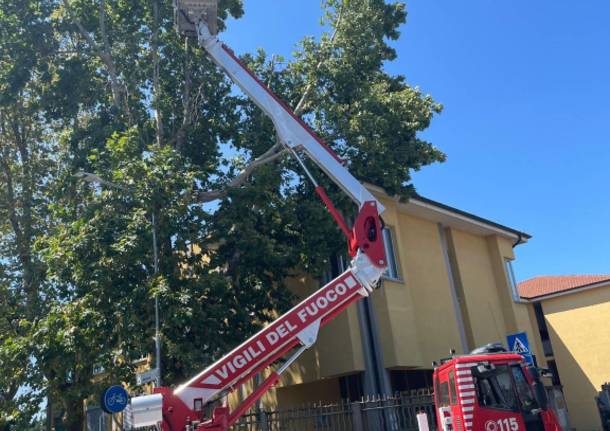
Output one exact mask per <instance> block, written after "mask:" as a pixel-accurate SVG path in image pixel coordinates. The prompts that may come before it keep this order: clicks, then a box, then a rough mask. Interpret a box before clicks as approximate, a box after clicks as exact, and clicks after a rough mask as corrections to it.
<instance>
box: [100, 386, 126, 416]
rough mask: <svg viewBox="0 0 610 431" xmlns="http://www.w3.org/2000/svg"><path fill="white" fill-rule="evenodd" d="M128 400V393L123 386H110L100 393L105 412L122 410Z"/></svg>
mask: <svg viewBox="0 0 610 431" xmlns="http://www.w3.org/2000/svg"><path fill="white" fill-rule="evenodd" d="M128 402H129V394H128V393H127V391H126V390H125V388H124V387H123V386H118V385H117V386H110V387H109V388H107V389H106V390H105V391H104V392H103V393H102V410H104V411H105V412H106V413H110V414H112V413H119V412H122V411H123V410H124V409H125V407H127V403H128Z"/></svg>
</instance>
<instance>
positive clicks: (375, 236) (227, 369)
mask: <svg viewBox="0 0 610 431" xmlns="http://www.w3.org/2000/svg"><path fill="white" fill-rule="evenodd" d="M174 6H175V22H176V26H177V30H178V32H180V33H181V34H183V35H185V36H186V37H193V38H197V41H198V44H199V46H201V47H202V48H203V49H205V51H206V52H207V54H208V55H209V56H210V58H211V59H212V60H213V61H214V62H215V63H216V64H217V65H218V66H219V67H220V68H221V69H222V70H224V72H225V73H226V74H227V75H229V77H230V78H231V79H232V80H233V81H234V82H235V83H236V84H237V85H238V86H239V87H240V88H241V90H242V91H243V92H244V93H245V94H246V95H248V97H250V99H252V100H253V101H254V103H256V104H257V105H258V107H259V108H260V109H262V110H263V111H264V112H265V114H267V115H268V116H269V118H271V120H272V121H273V124H274V127H275V129H276V132H277V135H278V137H279V140H280V142H281V143H282V145H283V146H284V147H285V148H286V149H288V150H289V152H290V153H291V154H292V156H293V157H295V158H296V160H297V161H298V162H299V165H300V166H301V167H302V168H303V170H304V172H305V174H306V176H307V177H308V178H309V180H310V181H312V183H313V185H314V187H315V191H316V193H317V194H318V196H319V197H320V199H321V200H322V202H323V203H324V205H325V206H326V207H327V209H328V211H329V212H330V214H331V215H332V217H333V218H334V219H335V221H336V222H337V224H338V225H339V228H340V229H341V231H342V232H343V233H344V234H345V236H346V237H347V240H348V252H349V254H350V256H351V257H352V260H351V262H350V266H349V268H348V269H347V270H346V271H345V272H343V273H342V274H341V275H339V276H338V277H337V278H335V279H334V280H332V281H331V282H329V283H328V284H326V285H325V286H323V287H322V288H320V289H319V290H318V291H316V292H315V293H314V294H312V295H311V296H309V297H308V298H306V299H305V300H303V301H302V302H300V303H299V304H298V305H296V306H295V307H294V308H292V309H291V310H290V311H288V312H287V313H285V314H284V315H282V316H281V317H279V318H278V319H277V320H275V321H274V322H272V323H271V324H269V325H268V326H266V327H265V328H263V329H262V330H261V331H260V332H258V333H257V334H255V335H254V336H252V337H251V338H250V339H248V340H246V341H245V342H244V343H242V344H241V345H239V346H238V347H236V348H235V349H233V350H232V351H231V352H229V353H228V354H226V355H225V356H223V357H222V358H221V359H219V360H218V361H216V362H215V363H213V364H212V365H210V366H209V367H208V368H206V369H205V370H203V371H202V372H201V373H199V374H197V375H196V376H194V377H193V378H192V379H190V380H189V381H188V382H186V383H184V384H182V385H180V386H179V387H177V388H175V389H171V388H166V387H158V388H156V389H155V390H154V392H155V394H154V395H148V396H143V397H136V398H133V399H132V403H131V412H132V415H133V424H134V426H147V425H156V424H157V423H156V422H160V423H161V426H162V429H163V430H164V431H170V430H171V431H183V430H189V431H190V430H198V431H203V430H214V431H221V430H222V431H224V430H226V429H228V427H230V426H231V425H233V424H234V423H235V422H236V421H237V420H238V419H239V418H240V417H241V416H242V415H243V414H244V413H246V412H247V411H248V410H249V409H250V408H251V407H252V406H253V405H254V404H255V403H256V401H257V400H258V399H260V397H262V396H263V394H264V393H265V392H266V391H267V390H269V389H270V388H271V387H272V386H273V385H275V384H276V383H277V382H278V380H279V379H280V376H281V374H282V373H283V372H284V371H285V370H286V369H287V368H288V367H289V366H290V365H291V364H292V363H293V362H294V361H295V360H296V359H297V358H298V357H299V355H301V354H302V353H303V352H304V351H305V350H306V349H308V348H309V347H311V346H312V345H313V344H314V343H315V341H316V339H317V336H318V331H319V330H320V328H321V327H323V326H324V325H326V324H327V323H328V322H330V321H331V320H332V319H333V318H335V317H336V316H337V315H338V314H339V313H341V312H342V311H343V310H344V309H345V308H347V307H348V306H350V305H351V304H352V303H354V302H355V301H357V300H358V299H360V298H363V297H366V296H368V295H369V293H370V292H372V291H373V289H375V288H376V287H377V285H378V284H379V280H380V279H381V276H382V274H383V273H384V271H385V270H386V266H387V263H386V256H385V248H384V243H383V235H382V222H381V219H380V215H381V213H382V212H383V210H384V207H383V205H382V204H381V203H380V202H379V201H378V200H377V199H376V198H375V197H374V196H373V195H372V194H371V193H370V192H369V191H368V190H367V189H366V188H365V187H364V186H363V185H362V184H361V183H360V182H359V181H358V180H357V179H356V178H354V177H353V176H352V175H351V174H350V173H349V171H348V170H347V169H346V168H345V167H344V166H343V164H342V163H341V160H340V159H339V158H338V157H337V155H336V154H335V153H334V152H333V151H332V150H331V149H330V148H329V147H328V146H327V145H326V144H325V143H324V142H323V141H322V140H321V139H320V138H319V137H318V136H317V135H316V134H315V133H314V132H313V130H311V128H310V127H309V126H308V125H307V124H306V123H305V122H304V121H303V120H301V119H300V118H299V117H297V116H296V115H295V114H294V112H293V111H292V110H291V109H290V108H289V107H288V106H287V105H286V104H285V103H284V102H282V101H281V100H280V99H279V98H278V97H277V96H276V95H275V94H273V93H272V92H271V90H270V89H269V88H268V87H267V86H266V85H265V84H263V83H262V82H261V81H260V80H259V79H258V78H257V77H256V76H255V75H254V73H252V72H251V71H250V70H249V69H248V68H247V67H246V65H245V64H243V63H242V62H241V61H240V60H239V59H238V58H237V56H236V55H235V54H234V53H233V51H232V50H231V49H229V48H228V47H227V46H226V45H224V44H223V43H222V42H220V40H219V39H218V38H217V36H216V31H217V30H216V29H217V22H216V20H217V16H216V11H217V5H216V0H198V1H196V0H193V1H187V0H176V1H175V3H174ZM303 154H305V155H306V156H307V157H309V159H310V160H312V161H313V162H314V163H316V164H317V165H318V166H319V167H320V168H321V169H322V170H323V171H324V172H325V173H326V174H327V175H328V176H329V177H330V178H331V179H332V180H333V181H334V182H335V183H336V184H337V185H338V186H339V187H340V189H341V190H342V191H344V192H345V193H346V194H347V195H348V196H349V197H350V198H351V199H352V200H353V201H355V203H356V204H357V205H358V208H359V212H358V215H357V216H356V218H355V221H354V223H353V226H352V227H351V229H350V228H349V227H348V225H347V223H346V222H345V220H344V218H343V217H342V216H341V214H340V213H339V211H337V209H336V208H335V207H334V205H333V203H332V202H331V200H330V199H329V198H328V196H327V194H326V192H325V191H324V189H323V188H322V187H321V186H320V185H318V183H317V182H316V180H315V178H314V177H313V175H312V174H311V172H309V170H307V168H306V165H305V164H304V162H303V159H302V157H301V155H303ZM286 356H287V358H286V359H284V362H283V364H282V365H280V366H279V367H278V368H276V369H275V370H268V369H269V368H270V367H271V366H272V365H273V364H274V363H276V362H277V361H280V360H282V359H283V358H285V357H286ZM258 373H261V374H262V375H266V376H267V377H266V378H265V380H264V381H263V382H262V383H261V384H260V385H259V386H258V387H257V388H255V389H254V391H253V392H252V393H251V394H250V395H249V396H248V397H247V398H246V399H245V400H243V402H242V403H241V404H240V405H239V406H238V407H237V408H236V409H235V410H233V411H230V410H229V408H228V407H225V406H222V407H216V408H214V409H213V411H212V414H211V417H210V418H206V417H204V411H205V410H206V405H209V404H210V403H212V402H214V401H217V400H219V399H220V398H222V397H223V396H225V395H226V394H227V393H228V392H230V391H233V390H235V389H236V388H238V387H240V386H241V385H242V384H244V383H246V382H247V381H248V380H250V379H251V378H253V377H254V376H255V375H256V374H258Z"/></svg>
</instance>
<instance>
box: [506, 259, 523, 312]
mask: <svg viewBox="0 0 610 431" xmlns="http://www.w3.org/2000/svg"><path fill="white" fill-rule="evenodd" d="M504 267H505V268H506V276H507V277H508V285H509V287H510V293H511V296H512V297H513V301H515V302H518V301H520V300H521V297H520V296H519V291H518V290H517V279H516V278H515V271H514V270H513V261H512V260H510V259H504Z"/></svg>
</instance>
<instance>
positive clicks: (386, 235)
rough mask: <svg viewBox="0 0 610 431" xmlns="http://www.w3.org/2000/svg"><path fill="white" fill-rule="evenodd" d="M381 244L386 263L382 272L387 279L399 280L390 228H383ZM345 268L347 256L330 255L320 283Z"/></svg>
mask: <svg viewBox="0 0 610 431" xmlns="http://www.w3.org/2000/svg"><path fill="white" fill-rule="evenodd" d="M383 245H384V250H385V255H386V259H387V261H388V262H387V263H388V269H386V271H385V273H384V274H383V276H384V278H386V279H388V280H397V281H400V274H399V272H398V260H397V259H396V252H395V250H396V248H395V247H394V232H393V231H392V229H391V228H387V227H386V228H384V229H383ZM347 268H349V258H348V257H346V256H345V255H343V254H338V255H335V256H331V257H330V259H329V263H328V268H327V270H326V271H324V273H323V274H322V277H321V280H320V281H321V282H322V284H323V285H324V284H326V283H329V282H330V281H331V280H333V279H334V278H336V277H338V276H339V275H340V274H341V273H343V272H344V271H345V270H346V269H347Z"/></svg>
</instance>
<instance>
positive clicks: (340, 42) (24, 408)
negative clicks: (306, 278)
mask: <svg viewBox="0 0 610 431" xmlns="http://www.w3.org/2000/svg"><path fill="white" fill-rule="evenodd" d="M242 14H243V7H242V2H241V0H220V1H219V28H220V29H221V30H225V29H226V25H225V22H226V20H227V18H228V17H230V16H231V17H234V18H239V17H240V16H241V15H242ZM321 16H322V25H323V26H324V29H325V31H324V32H323V34H322V36H321V37H320V38H319V39H316V38H313V37H305V38H303V39H302V40H301V41H300V42H299V43H298V44H297V45H296V48H295V52H294V55H293V57H292V58H289V59H283V58H281V57H279V56H276V55H268V54H267V53H266V52H265V51H264V50H259V51H257V52H253V53H245V54H243V56H242V59H243V60H244V61H245V62H246V63H247V64H248V65H249V66H250V67H251V68H252V69H253V70H254V72H255V73H256V74H257V75H258V76H259V77H260V78H261V80H262V81H263V82H265V83H266V84H267V85H268V86H269V87H271V88H272V89H273V91H274V92H276V93H277V94H278V95H279V96H280V97H281V98H282V99H283V100H284V101H286V102H287V103H288V104H289V105H291V106H292V107H293V108H294V109H295V111H296V112H297V114H298V115H300V116H301V117H302V118H303V119H304V120H305V121H306V122H307V123H309V124H310V125H311V126H312V128H313V129H314V130H315V131H316V132H317V133H319V134H320V136H322V137H323V138H324V139H325V140H326V141H327V143H328V144H329V145H330V146H331V148H333V149H334V150H335V151H336V152H337V153H338V154H339V156H340V157H341V158H342V159H344V160H345V161H346V164H347V166H348V168H349V169H350V171H351V172H352V173H353V174H354V175H356V176H357V177H358V178H359V179H361V180H362V181H367V182H370V183H373V184H376V185H378V186H380V187H383V188H384V189H385V190H386V191H387V192H388V193H390V194H393V195H399V196H401V197H402V198H408V196H409V194H410V193H411V192H412V191H413V185H412V183H411V177H410V172H411V171H412V170H418V169H420V168H421V167H423V166H426V165H428V164H431V163H434V162H440V161H443V160H444V157H445V156H444V154H443V153H442V152H441V151H439V150H438V149H437V148H435V147H434V146H433V145H432V144H430V143H429V142H426V141H425V140H423V139H421V138H420V137H419V136H418V132H420V131H422V130H424V129H426V128H427V127H428V125H429V124H430V121H431V119H432V117H433V116H434V114H436V113H439V112H440V110H441V106H440V105H439V104H438V103H436V102H435V101H434V100H433V99H432V97H431V96H429V95H426V94H423V93H421V92H420V90H419V89H418V88H415V87H412V86H410V85H409V84H408V83H407V82H406V79H405V78H404V77H403V76H396V75H390V74H388V73H387V72H386V70H385V67H384V66H385V64H386V63H387V62H390V61H392V60H394V59H395V58H396V51H395V50H394V49H393V47H392V42H393V41H395V40H397V39H398V38H399V36H400V34H399V26H400V25H401V24H403V23H404V22H405V20H406V16H407V14H406V9H405V5H404V4H403V3H400V2H391V3H386V2H385V1H383V0H323V1H322V7H321ZM172 17H173V14H172V2H171V1H170V0H146V1H144V0H130V1H124V0H43V1H40V0H38V1H32V0H18V1H8V0H0V34H1V37H0V430H16V429H25V428H32V427H34V422H36V418H37V417H38V416H36V415H35V412H36V411H37V410H38V409H39V408H40V406H41V402H42V399H43V398H46V399H47V405H48V411H49V412H51V413H52V414H53V415H57V414H59V415H60V417H61V420H62V421H63V423H64V425H65V426H66V427H67V428H68V429H71V430H77V429H80V427H81V425H82V422H83V418H82V408H80V406H81V405H82V400H83V399H84V398H86V397H88V396H90V395H92V394H96V393H99V392H100V391H101V388H102V387H103V386H105V385H107V384H108V383H109V382H116V381H125V382H132V383H134V382H135V377H134V370H133V360H134V359H136V358H138V357H141V356H142V355H144V354H147V353H151V352H153V351H154V349H153V341H152V336H153V329H154V324H153V317H154V311H153V304H154V298H155V297H158V299H159V302H160V307H161V322H162V328H161V331H162V343H163V364H164V370H163V376H164V383H166V384H171V383H175V382H179V381H181V380H183V379H185V378H187V377H189V376H190V375H192V374H193V373H194V372H196V371H198V370H199V369H201V368H202V367H203V366H204V365H205V364H208V363H210V362H211V361H213V360H214V359H217V358H218V357H219V356H220V355H222V354H223V353H224V352H226V351H227V350H228V349H230V348H231V347H233V346H234V345H236V344H237V343H238V342H240V341H241V340H243V339H244V338H246V337H247V336H248V335H250V334H252V332H253V331H254V330H256V328H258V327H260V326H261V325H264V324H265V323H266V322H268V321H269V320H270V319H271V318H272V316H273V315H274V313H275V312H277V311H281V310H284V309H286V307H288V306H289V304H290V301H291V298H290V295H289V293H288V292H287V291H286V289H285V288H284V287H283V281H284V280H285V279H286V277H287V276H289V275H290V274H292V273H294V272H295V271H307V272H309V273H311V274H312V275H314V276H317V275H319V274H320V273H321V272H322V271H323V270H324V269H325V268H326V266H327V265H328V259H329V257H330V256H332V255H333V254H335V253H337V252H338V251H339V250H342V249H343V248H344V240H343V239H342V238H341V236H340V233H339V231H338V230H337V228H336V227H335V225H334V223H333V222H332V219H331V218H330V217H329V216H328V215H327V214H326V212H325V210H324V208H323V206H322V205H321V204H320V203H319V202H318V201H317V200H316V198H315V197H314V195H313V193H312V192H313V189H312V186H311V185H310V184H309V183H307V182H306V181H302V180H301V177H300V172H299V169H298V165H296V164H295V162H294V161H293V160H291V159H290V158H289V157H288V156H287V153H286V151H285V150H284V149H283V148H282V146H281V144H280V143H279V142H277V139H276V136H275V133H274V130H273V126H272V124H271V122H270V121H269V120H268V119H267V118H266V117H265V115H264V114H263V113H262V112H261V111H260V110H259V109H258V108H257V107H256V106H255V105H254V104H253V103H252V101H250V100H248V99H247V98H246V97H245V96H244V95H242V94H241V93H240V92H239V91H237V90H236V89H235V87H234V86H233V85H232V84H231V82H230V81H229V80H228V79H227V77H225V76H224V74H223V73H222V72H221V71H220V70H218V69H217V68H216V67H215V66H214V65H213V63H212V62H211V61H210V60H209V59H208V58H207V57H206V55H205V53H204V52H203V51H202V50H201V49H198V48H197V47H196V46H195V45H196V44H195V43H194V42H193V41H190V40H185V39H183V38H181V37H180V36H179V35H178V34H177V33H176V32H175V31H174V29H173V22H172ZM235 25H239V21H237V22H236V23H235ZM220 37H222V33H221V35H220ZM260 44H261V45H264V40H261V41H260ZM312 169H313V170H314V171H315V172H317V170H316V169H315V167H314V166H312ZM82 171H85V172H92V173H95V174H96V175H98V176H99V177H101V178H102V179H103V180H104V181H106V182H107V183H105V184H90V183H86V182H83V181H82V179H81V178H79V177H78V176H77V175H75V174H77V173H78V172H82ZM318 173H319V172H318ZM318 176H319V177H320V179H321V181H322V183H323V184H325V185H328V186H329V190H330V194H331V196H332V198H333V199H334V200H336V201H337V202H338V205H339V206H340V207H341V208H342V209H343V210H344V211H349V208H350V205H351V204H350V203H349V202H346V199H345V198H344V197H342V196H341V194H340V193H338V191H337V190H336V189H335V188H334V187H333V186H332V184H329V181H328V180H326V179H324V178H322V175H318ZM109 183H112V184H115V185H118V187H115V186H111V185H108V184H109ZM153 216H154V217H155V222H156V223H155V225H156V230H157V234H158V235H157V237H158V238H157V241H158V246H159V262H160V266H159V271H158V273H155V271H154V268H153V264H152V262H153V257H152V241H153V239H152V229H151V219H152V217H153ZM100 369H103V370H104V373H103V375H102V377H101V378H100V377H99V376H98V378H94V375H95V374H96V372H97V371H99V370H100Z"/></svg>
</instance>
